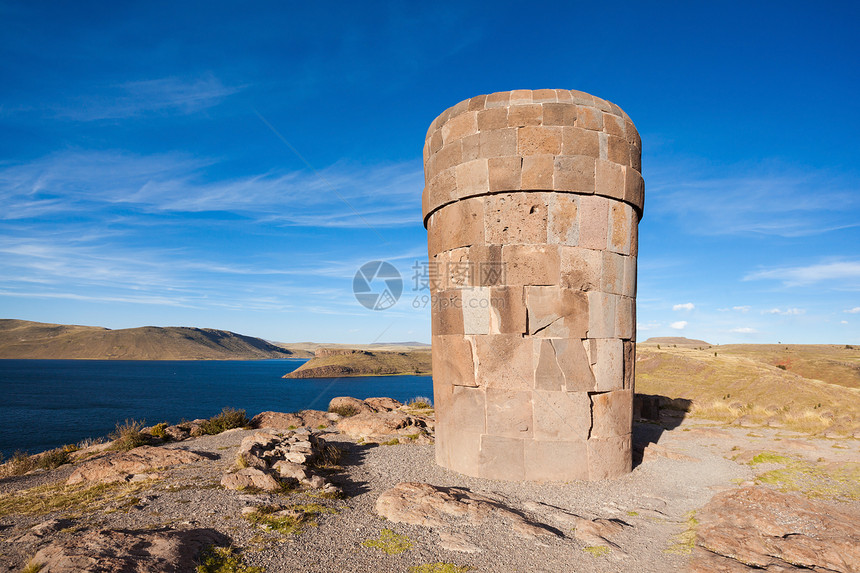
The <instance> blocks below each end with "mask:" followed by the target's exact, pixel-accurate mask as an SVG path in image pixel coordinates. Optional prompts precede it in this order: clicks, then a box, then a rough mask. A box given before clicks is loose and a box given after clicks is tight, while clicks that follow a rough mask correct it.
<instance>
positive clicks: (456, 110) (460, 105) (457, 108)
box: [448, 99, 471, 119]
mask: <svg viewBox="0 0 860 573" xmlns="http://www.w3.org/2000/svg"><path fill="white" fill-rule="evenodd" d="M470 103H471V101H470V100H469V99H464V100H463V101H460V102H457V103H456V104H454V105H453V106H451V108H450V110H451V113H450V114H449V115H448V118H449V119H453V118H455V117H457V116H458V115H460V114H461V113H465V112H467V111H469V105H470Z"/></svg>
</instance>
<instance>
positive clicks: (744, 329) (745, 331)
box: [729, 326, 758, 334]
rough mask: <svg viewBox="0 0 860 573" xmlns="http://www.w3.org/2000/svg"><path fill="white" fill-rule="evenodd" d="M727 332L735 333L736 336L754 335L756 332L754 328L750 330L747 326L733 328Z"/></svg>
mask: <svg viewBox="0 0 860 573" xmlns="http://www.w3.org/2000/svg"><path fill="white" fill-rule="evenodd" d="M729 332H737V333H738V334H754V333H756V332H758V331H757V330H756V329H755V328H750V327H749V326H741V327H738V328H733V329H731V330H730V331H729Z"/></svg>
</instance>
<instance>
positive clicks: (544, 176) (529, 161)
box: [522, 155, 554, 191]
mask: <svg viewBox="0 0 860 573" xmlns="http://www.w3.org/2000/svg"><path fill="white" fill-rule="evenodd" d="M553 169H554V167H553V156H552V155H529V156H526V157H523V182H522V188H523V189H533V190H535V191H542V190H551V189H552V179H553Z"/></svg>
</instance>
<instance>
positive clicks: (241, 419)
mask: <svg viewBox="0 0 860 573" xmlns="http://www.w3.org/2000/svg"><path fill="white" fill-rule="evenodd" d="M250 423H251V421H250V420H249V419H248V416H247V415H246V414H245V410H236V409H235V408H224V409H223V410H221V413H220V414H218V415H217V416H213V417H211V418H209V419H208V420H206V421H205V422H203V423H202V424H201V425H200V430H201V431H202V432H203V433H204V434H209V435H214V434H220V433H221V432H224V431H226V430H232V429H233V428H244V427H247V426H248V425H249V424H250Z"/></svg>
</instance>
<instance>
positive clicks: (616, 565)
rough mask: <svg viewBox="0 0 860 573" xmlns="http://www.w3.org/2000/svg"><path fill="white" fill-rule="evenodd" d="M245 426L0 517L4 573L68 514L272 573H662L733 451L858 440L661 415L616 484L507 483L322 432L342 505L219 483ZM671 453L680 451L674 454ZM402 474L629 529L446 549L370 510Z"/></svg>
mask: <svg viewBox="0 0 860 573" xmlns="http://www.w3.org/2000/svg"><path fill="white" fill-rule="evenodd" d="M676 423H677V422H676ZM672 425H675V424H672ZM250 433H252V431H250V430H231V431H228V432H224V433H223V434H220V435H217V436H206V437H201V438H196V439H192V440H188V441H184V442H180V443H176V444H171V445H169V446H167V447H169V448H182V449H187V450H191V451H193V452H196V453H199V454H202V455H204V456H206V459H205V460H203V461H200V462H196V463H194V464H190V465H186V466H182V467H178V468H173V469H168V470H166V471H164V472H163V475H164V478H163V479H160V480H154V481H150V482H145V483H142V484H137V485H134V484H132V485H128V486H126V485H123V486H121V488H120V489H119V492H120V493H126V495H125V496H124V497H120V498H118V499H115V500H113V501H109V502H107V503H105V504H103V505H102V506H101V507H99V508H98V509H96V510H83V511H82V510H80V509H78V510H76V509H75V508H69V509H68V510H66V511H64V512H59V513H53V514H49V515H42V516H29V515H28V516H21V515H9V516H6V517H3V518H0V563H2V564H3V565H2V566H0V571H18V570H20V568H21V567H22V566H23V565H25V564H26V562H27V560H28V559H29V558H30V557H31V556H32V555H33V554H34V553H35V552H36V550H37V549H38V548H39V547H40V546H41V545H43V544H44V543H45V542H47V541H50V539H45V540H42V541H41V542H39V541H36V542H32V541H31V542H15V541H13V540H14V539H15V538H17V537H20V536H21V535H22V534H24V533H25V532H26V530H27V529H28V528H29V527H31V526H33V525H35V524H38V523H40V522H43V521H45V520H46V519H48V518H51V517H61V516H69V517H70V518H71V521H70V525H69V527H68V528H67V529H64V530H63V531H61V532H59V533H57V534H56V535H57V536H59V537H62V536H70V535H75V532H76V531H79V530H81V529H87V528H112V529H126V530H153V529H159V528H165V527H169V528H178V529H182V528H212V529H215V530H218V531H220V532H222V533H224V534H225V535H227V536H228V537H229V538H230V539H232V541H233V545H234V546H235V547H237V548H240V549H241V550H242V552H243V554H244V557H245V560H246V562H247V563H248V564H252V565H260V566H263V567H265V569H266V571H267V572H268V573H278V572H296V571H307V572H332V571H349V572H350V573H361V572H378V571H403V572H405V571H408V570H409V568H410V567H413V566H416V565H420V564H424V563H435V562H447V563H454V564H456V565H460V566H464V565H468V566H470V567H472V568H473V570H474V571H485V572H514V571H529V572H544V571H546V572H553V573H555V572H559V571H577V572H580V571H581V572H604V571H637V572H643V573H644V572H655V573H656V572H661V573H662V572H665V571H676V570H683V569H684V568H685V566H686V562H687V560H688V559H689V555H688V554H685V553H683V552H681V553H674V552H670V551H667V549H669V548H670V547H671V546H672V544H673V539H674V536H676V535H678V534H680V533H682V532H683V531H684V530H685V529H686V528H687V518H688V514H689V512H691V511H693V510H696V509H698V508H700V507H702V506H703V505H704V504H705V503H707V501H708V500H709V499H710V498H711V497H712V496H713V495H714V493H716V492H717V491H720V490H723V489H726V488H729V487H735V486H736V484H738V483H740V482H743V481H745V480H750V479H751V478H752V477H753V473H752V469H751V468H750V466H749V465H747V464H743V463H738V462H735V461H732V460H731V459H729V458H730V457H732V455H733V453H734V452H737V451H744V450H750V449H751V450H755V449H758V450H762V449H775V448H777V447H780V446H786V445H787V446H788V449H791V450H800V449H805V451H804V452H803V453H804V454H805V455H811V456H825V455H826V456H829V457H828V459H831V458H833V459H835V460H837V461H838V460H840V459H853V460H855V461H856V460H857V459H858V455H857V450H858V448H857V444H856V440H854V441H848V442H846V444H847V445H848V446H849V447H848V449H833V448H832V447H831V445H830V444H829V443H827V442H826V441H825V440H817V441H816V440H804V441H802V442H800V441H797V440H794V441H791V436H788V437H786V436H781V435H779V434H778V433H777V432H776V431H774V430H767V431H765V430H761V431H758V430H757V431H756V432H751V431H750V430H748V429H741V428H722V427H721V429H719V430H714V429H712V427H711V426H708V425H705V424H702V423H701V422H697V421H694V420H689V419H687V420H684V421H683V422H681V423H680V425H679V426H678V427H676V428H674V429H673V430H671V431H664V429H663V428H662V427H660V426H657V425H654V424H637V425H636V428H635V436H636V439H635V440H634V441H635V442H638V443H639V444H640V445H646V444H648V443H649V442H656V443H658V444H659V446H660V448H662V449H661V452H663V454H664V455H659V456H656V457H654V456H646V461H645V462H643V463H640V464H639V465H637V466H636V467H635V469H634V471H633V472H632V473H630V474H629V475H627V476H625V477H623V478H621V479H617V480H612V481H602V482H590V483H589V482H570V483H545V484H536V483H512V482H502V481H494V480H484V479H476V478H469V477H465V476H462V475H459V474H456V473H453V472H450V471H447V470H445V469H443V468H440V467H438V466H436V465H435V463H434V456H433V446H432V445H417V444H400V445H395V446H367V445H358V444H356V443H354V442H353V441H350V440H348V439H346V438H344V437H343V436H341V435H339V434H333V433H332V434H328V435H326V436H325V438H326V440H327V441H329V442H331V443H335V444H337V445H338V446H340V447H341V448H342V449H343V450H344V452H345V454H344V456H343V459H342V469H341V470H340V471H337V472H333V473H331V474H329V475H327V476H326V477H327V479H329V480H330V481H332V482H334V483H335V484H337V485H339V486H341V487H342V488H343V490H344V492H345V493H346V494H347V495H346V498H345V499H343V500H330V499H320V498H318V497H314V496H313V495H311V494H306V493H293V494H289V495H270V494H262V495H250V494H245V493H240V492H236V491H227V490H224V489H223V488H221V487H220V485H219V481H220V478H221V475H222V474H223V473H224V471H225V470H226V469H227V468H228V467H230V466H231V465H232V463H233V461H234V460H235V455H236V451H237V449H238V445H239V443H240V442H241V440H242V438H243V437H245V436H247V435H249V434H250ZM780 442H783V443H782V444H780ZM803 444H805V445H803ZM810 448H812V449H810ZM784 449H786V448H785V447H783V450H784ZM666 452H669V454H668V455H670V456H671V457H675V458H680V459H669V458H667V457H665V455H666ZM813 459H814V458H813ZM70 472H71V468H69V467H63V468H60V469H58V470H55V471H54V472H46V473H42V474H36V475H31V476H26V477H23V478H8V479H5V480H0V495H2V494H3V493H4V492H9V491H11V490H15V491H18V492H19V495H24V490H25V489H27V488H31V487H34V486H36V485H42V484H45V483H51V482H61V481H63V480H65V479H66V478H67V477H68V475H69V473H70ZM403 481H416V482H426V483H430V484H433V485H436V486H459V487H465V488H468V489H470V490H471V491H473V492H475V493H479V494H483V495H485V496H488V497H491V498H493V499H497V500H499V501H502V502H503V503H505V504H506V505H508V506H510V507H511V508H513V509H514V510H517V511H520V512H522V513H523V514H524V515H526V516H527V517H528V518H530V519H532V520H534V521H536V522H540V523H546V524H549V525H551V526H552V525H553V522H552V513H553V511H554V510H553V508H560V509H562V510H565V511H567V512H570V513H574V514H576V515H579V516H581V517H585V518H589V519H594V518H610V519H616V520H621V521H623V522H624V523H625V524H626V525H629V527H628V526H625V527H624V528H623V532H622V533H620V534H619V535H618V536H617V537H614V538H613V540H614V541H615V542H616V543H617V545H618V547H617V548H614V549H613V550H611V551H610V552H609V553H608V554H606V555H593V554H592V553H590V552H588V551H583V549H584V548H585V547H586V545H585V544H584V543H582V542H581V541H578V540H577V539H575V538H574V537H573V534H572V532H571V531H570V530H566V531H565V530H563V529H560V532H561V533H562V534H563V536H560V537H557V538H553V537H544V538H540V539H539V540H536V539H532V538H524V537H520V536H517V535H516V534H514V533H513V532H512V531H511V530H510V527H508V526H507V525H505V524H504V523H502V522H491V523H484V524H481V525H479V526H468V525H464V524H458V525H453V526H452V527H453V530H452V531H453V532H454V533H458V534H461V535H462V536H463V537H464V538H466V539H467V540H468V541H469V542H471V543H472V544H474V545H476V546H478V547H479V548H481V551H480V552H477V553H462V552H452V551H448V550H445V549H442V548H441V547H440V538H439V531H438V530H434V529H431V528H426V527H421V526H412V525H404V524H393V523H391V522H388V521H386V520H384V519H382V518H380V517H378V516H377V515H376V514H375V513H374V511H373V509H374V504H375V502H376V499H377V497H378V496H379V494H380V493H382V492H383V491H385V490H386V489H388V488H390V487H392V486H394V485H396V484H397V483H399V482H403ZM0 499H2V498H0ZM261 503H272V504H273V503H287V504H311V503H315V504H320V505H322V506H325V507H327V508H330V509H331V510H333V511H332V512H331V513H322V514H319V515H317V516H316V517H315V521H316V524H317V525H316V526H310V525H309V526H306V527H305V528H304V529H303V531H302V532H301V533H300V534H299V535H282V534H280V533H276V532H267V531H264V530H262V529H260V528H259V527H258V526H255V525H253V524H251V523H249V522H248V521H247V520H245V519H243V518H242V509H243V508H245V507H249V506H254V505H259V504H261ZM540 504H545V505H540ZM383 529H391V530H393V531H394V532H396V533H398V534H402V535H405V536H406V537H407V538H408V540H409V541H410V542H411V544H412V545H411V548H410V549H408V550H406V551H404V552H402V553H399V554H393V555H389V554H386V553H384V552H383V551H380V550H378V549H375V548H369V547H365V546H363V545H362V543H363V542H364V541H367V540H369V539H376V538H378V537H379V536H380V532H381V531H382V530H383Z"/></svg>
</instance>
